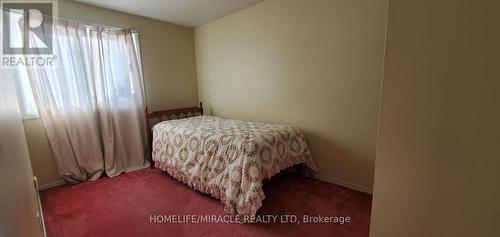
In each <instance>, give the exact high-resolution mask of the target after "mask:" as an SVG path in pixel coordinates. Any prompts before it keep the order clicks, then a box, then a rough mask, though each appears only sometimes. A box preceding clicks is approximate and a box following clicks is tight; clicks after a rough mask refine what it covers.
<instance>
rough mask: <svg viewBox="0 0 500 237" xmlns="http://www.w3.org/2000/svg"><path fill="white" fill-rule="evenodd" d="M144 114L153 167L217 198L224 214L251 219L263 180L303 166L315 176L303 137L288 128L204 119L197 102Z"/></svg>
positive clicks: (221, 119) (255, 211) (261, 192)
mask: <svg viewBox="0 0 500 237" xmlns="http://www.w3.org/2000/svg"><path fill="white" fill-rule="evenodd" d="M146 114H147V117H146V120H147V121H148V127H150V128H152V129H151V130H152V134H149V135H150V139H151V150H152V153H151V160H150V162H151V164H152V166H154V167H156V168H159V169H161V170H163V171H165V172H167V173H168V174H170V175H171V176H172V177H174V178H175V179H177V180H179V181H181V182H183V183H185V184H187V185H188V186H189V187H191V188H193V189H195V190H198V191H201V192H203V193H206V194H209V195H211V196H212V197H215V198H217V199H220V200H221V202H222V203H223V204H224V211H225V212H227V213H231V214H242V215H255V214H256V213H257V210H258V209H259V208H260V207H261V206H262V200H264V198H265V195H264V191H263V189H262V184H263V180H264V179H270V178H271V177H272V176H274V175H275V174H277V173H279V172H280V171H283V170H285V169H287V168H289V167H291V166H294V165H298V164H301V167H302V168H301V169H300V170H301V173H303V174H304V175H308V176H312V175H314V174H315V173H316V172H317V169H316V166H315V164H314V162H313V160H312V157H311V153H310V151H309V149H308V147H307V145H306V142H305V139H304V135H303V134H302V132H301V131H300V130H298V129H297V128H294V127H292V126H288V125H278V124H269V123H256V122H245V121H239V120H233V119H224V118H219V117H214V116H207V115H203V107H202V105H201V104H200V107H191V108H183V109H177V110H166V111H158V112H155V113H151V114H148V113H146ZM152 120H156V122H157V123H156V125H154V126H152V125H151V121H152ZM165 120H166V121H165ZM151 130H149V129H148V131H151Z"/></svg>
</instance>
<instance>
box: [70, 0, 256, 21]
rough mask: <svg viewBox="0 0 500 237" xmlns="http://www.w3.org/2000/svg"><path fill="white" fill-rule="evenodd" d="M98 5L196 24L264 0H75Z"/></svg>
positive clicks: (149, 16)
mask: <svg viewBox="0 0 500 237" xmlns="http://www.w3.org/2000/svg"><path fill="white" fill-rule="evenodd" d="M76 1H77V2H82V3H86V4H90V5H94V6H98V7H103V8H107V9H112V10H116V11H121V12H126V13H130V14H133V15H138V16H144V17H148V18H153V19H156V20H160V21H166V22H170V23H174V24H177V25H183V26H189V27H196V26H200V25H203V24H205V23H208V22H210V21H213V20H215V19H218V18H221V17H223V16H227V15H229V14H231V13H233V12H236V11H238V10H241V9H244V8H247V7H249V6H251V5H254V4H255V3H257V2H260V1H262V0H76Z"/></svg>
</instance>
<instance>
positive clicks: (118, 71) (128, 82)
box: [28, 19, 148, 182]
mask: <svg viewBox="0 0 500 237" xmlns="http://www.w3.org/2000/svg"><path fill="white" fill-rule="evenodd" d="M54 24H55V27H54V32H53V37H54V54H55V55H56V56H57V60H56V62H55V65H53V66H42V67H40V66H34V67H32V68H30V69H28V75H29V78H30V82H31V85H32V89H33V94H34V97H35V101H36V103H37V107H38V110H39V113H40V117H41V119H42V121H43V124H44V127H45V129H46V131H47V135H48V138H49V142H50V144H51V146H52V149H53V151H54V154H55V156H56V164H57V168H58V170H59V174H60V175H61V176H62V177H63V178H64V179H65V180H67V181H69V182H79V181H85V180H95V179H97V178H99V177H100V176H101V175H102V174H103V173H106V174H107V175H108V176H110V177H113V176H116V175H118V174H120V173H122V172H127V171H132V170H136V169H141V168H144V167H147V166H148V162H147V161H146V159H145V152H146V147H147V146H146V133H145V126H144V124H145V121H144V114H143V113H144V96H143V83H142V72H141V64H140V57H139V55H138V51H136V48H135V47H134V43H135V44H137V43H138V42H137V40H138V37H136V36H135V35H134V33H133V32H132V31H131V30H124V29H109V28H107V27H101V26H95V25H89V24H83V23H81V22H76V21H71V20H63V19H57V20H54ZM34 37H36V36H33V37H30V44H33V45H36V44H37V42H38V41H37V40H36V39H35V38H34ZM134 40H135V42H134Z"/></svg>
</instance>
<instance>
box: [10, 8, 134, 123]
mask: <svg viewBox="0 0 500 237" xmlns="http://www.w3.org/2000/svg"><path fill="white" fill-rule="evenodd" d="M10 15H11V17H12V19H11V23H12V22H19V21H20V17H21V15H18V14H10ZM11 29H13V30H12V31H13V32H12V34H11V41H12V42H13V44H16V45H22V38H23V37H22V33H21V30H20V29H19V28H18V27H11ZM133 44H134V47H135V50H136V53H137V57H138V62H139V65H142V63H141V58H140V53H141V52H140V47H139V34H138V33H134V34H133ZM13 70H14V72H13V75H14V79H15V84H16V89H17V95H18V101H19V108H20V111H21V115H22V118H23V119H33V118H39V113H38V109H37V106H36V102H35V98H34V95H33V91H32V89H31V83H30V80H29V77H28V72H27V69H26V67H24V66H19V67H17V68H16V69H13ZM139 70H140V73H141V75H142V68H141V67H139ZM131 86H132V90H134V88H133V85H131Z"/></svg>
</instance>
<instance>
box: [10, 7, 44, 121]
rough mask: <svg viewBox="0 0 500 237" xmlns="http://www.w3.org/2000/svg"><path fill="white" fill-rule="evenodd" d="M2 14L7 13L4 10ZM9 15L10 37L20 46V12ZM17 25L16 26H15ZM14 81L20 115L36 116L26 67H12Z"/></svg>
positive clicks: (25, 117) (12, 12)
mask: <svg viewBox="0 0 500 237" xmlns="http://www.w3.org/2000/svg"><path fill="white" fill-rule="evenodd" d="M4 14H7V13H5V12H4ZM8 15H9V17H10V24H11V25H10V30H11V32H10V37H11V38H10V39H11V42H12V44H13V45H15V46H16V47H22V45H23V41H22V38H23V36H22V33H21V29H20V27H19V26H18V25H16V24H19V22H20V21H21V17H22V13H18V12H15V11H11V12H9V13H8ZM16 26H17V27H16ZM13 70H14V72H13V75H14V81H15V85H16V90H17V96H18V101H19V108H20V110H21V115H22V117H23V119H31V118H38V117H39V115H38V110H37V108H36V104H35V98H34V97H33V92H32V90H31V84H30V81H29V78H28V72H27V71H26V67H24V66H18V67H17V68H16V69H13Z"/></svg>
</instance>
